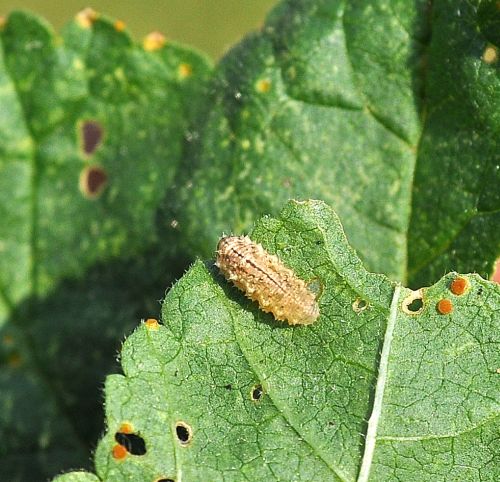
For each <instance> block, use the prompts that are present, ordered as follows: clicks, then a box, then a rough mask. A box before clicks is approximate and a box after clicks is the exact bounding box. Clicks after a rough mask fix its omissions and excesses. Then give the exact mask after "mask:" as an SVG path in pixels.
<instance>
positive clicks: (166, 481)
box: [154, 479, 175, 482]
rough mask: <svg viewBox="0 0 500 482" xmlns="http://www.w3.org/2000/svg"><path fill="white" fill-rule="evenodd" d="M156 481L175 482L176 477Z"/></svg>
mask: <svg viewBox="0 0 500 482" xmlns="http://www.w3.org/2000/svg"><path fill="white" fill-rule="evenodd" d="M154 482H175V479H156V480H155V481H154Z"/></svg>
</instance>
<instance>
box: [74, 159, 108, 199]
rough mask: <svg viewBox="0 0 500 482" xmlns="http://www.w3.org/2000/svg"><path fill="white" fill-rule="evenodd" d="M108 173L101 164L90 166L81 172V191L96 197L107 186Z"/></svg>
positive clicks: (93, 197)
mask: <svg viewBox="0 0 500 482" xmlns="http://www.w3.org/2000/svg"><path fill="white" fill-rule="evenodd" d="M107 181H108V175H107V174H106V171H105V170H104V169H103V168H102V167H100V166H88V167H86V168H85V169H83V171H82V172H81V174H80V191H81V192H82V193H83V194H84V195H85V196H86V197H88V198H89V199H96V198H97V197H99V195H100V194H101V193H102V191H103V190H104V188H105V187H106V184H107Z"/></svg>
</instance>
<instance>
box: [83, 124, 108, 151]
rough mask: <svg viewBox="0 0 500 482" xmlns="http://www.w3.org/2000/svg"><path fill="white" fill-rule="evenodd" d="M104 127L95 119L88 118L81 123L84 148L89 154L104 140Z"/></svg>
mask: <svg viewBox="0 0 500 482" xmlns="http://www.w3.org/2000/svg"><path fill="white" fill-rule="evenodd" d="M103 132H104V130H103V128H102V126H101V124H100V123H99V122H97V121H94V120H86V121H84V122H83V123H82V125H81V135H82V144H83V145H82V149H83V152H84V153H85V154H86V155H87V156H89V155H91V154H93V153H94V151H95V150H96V149H97V148H98V147H99V144H100V143H101V142H102V137H103Z"/></svg>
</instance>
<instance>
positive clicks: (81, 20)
mask: <svg viewBox="0 0 500 482" xmlns="http://www.w3.org/2000/svg"><path fill="white" fill-rule="evenodd" d="M98 17H99V14H98V13H97V12H96V11H95V10H94V9H92V8H90V7H89V8H84V9H83V10H81V11H80V12H78V13H77V14H76V17H75V19H76V22H77V23H78V25H80V27H82V28H90V27H92V25H93V24H94V22H95V21H96V20H97V18H98Z"/></svg>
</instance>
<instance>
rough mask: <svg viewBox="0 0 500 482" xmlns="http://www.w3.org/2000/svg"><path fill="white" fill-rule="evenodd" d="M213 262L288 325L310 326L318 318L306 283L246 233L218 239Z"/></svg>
mask: <svg viewBox="0 0 500 482" xmlns="http://www.w3.org/2000/svg"><path fill="white" fill-rule="evenodd" d="M215 265H216V266H218V267H219V269H220V271H221V273H222V274H223V275H224V276H225V277H226V279H228V280H230V281H232V282H233V283H234V284H235V285H236V286H237V287H238V288H239V289H240V290H242V291H243V292H244V293H245V295H246V296H247V297H248V298H250V299H251V300H253V301H257V302H258V303H259V306H260V309H261V310H262V311H266V312H269V313H272V314H273V315H274V317H275V318H276V319H277V320H284V321H285V320H286V321H288V323H289V324H290V325H309V324H311V323H314V322H315V321H316V320H317V318H318V316H319V307H318V303H317V302H316V298H315V296H314V294H313V293H311V291H309V289H308V288H307V285H306V283H305V282H304V281H303V280H301V279H300V278H298V277H297V275H296V274H295V273H294V272H293V271H292V270H291V269H289V268H287V267H286V266H285V265H283V263H282V262H281V261H280V260H279V259H278V257H277V256H274V255H272V254H270V253H268V252H267V251H266V250H265V249H264V248H263V247H262V246H261V245H260V244H258V243H254V242H253V241H252V240H251V239H250V238H249V237H248V236H227V237H224V238H221V240H220V241H219V244H218V245H217V260H216V263H215Z"/></svg>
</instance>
